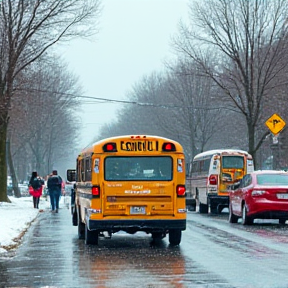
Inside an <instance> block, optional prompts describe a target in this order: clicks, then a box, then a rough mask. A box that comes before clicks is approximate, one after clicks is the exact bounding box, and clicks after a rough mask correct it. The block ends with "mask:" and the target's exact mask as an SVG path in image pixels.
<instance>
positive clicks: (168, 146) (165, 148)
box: [162, 142, 176, 152]
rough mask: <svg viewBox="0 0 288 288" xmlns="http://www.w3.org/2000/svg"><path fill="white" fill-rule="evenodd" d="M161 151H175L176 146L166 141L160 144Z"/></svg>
mask: <svg viewBox="0 0 288 288" xmlns="http://www.w3.org/2000/svg"><path fill="white" fill-rule="evenodd" d="M162 151H167V152H168V151H176V147H175V145H174V144H173V143H170V142H166V143H163V145H162Z"/></svg>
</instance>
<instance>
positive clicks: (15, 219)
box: [0, 196, 70, 256]
mask: <svg viewBox="0 0 288 288" xmlns="http://www.w3.org/2000/svg"><path fill="white" fill-rule="evenodd" d="M9 199H10V200H11V203H6V202H0V256H1V254H2V253H6V252H8V251H10V250H12V249H15V248H17V247H18V245H20V244H21V239H22V237H23V235H24V234H25V232H26V231H27V229H28V228H29V227H30V225H31V223H32V222H33V221H34V220H35V219H36V217H37V215H38V213H42V212H46V211H47V212H48V211H49V210H50V202H49V197H47V198H44V197H41V198H40V203H39V209H35V208H34V207H33V200H32V196H28V197H21V198H15V197H14V196H9ZM69 201H70V197H69V196H62V197H61V199H60V208H65V207H66V208H69V204H70V203H69Z"/></svg>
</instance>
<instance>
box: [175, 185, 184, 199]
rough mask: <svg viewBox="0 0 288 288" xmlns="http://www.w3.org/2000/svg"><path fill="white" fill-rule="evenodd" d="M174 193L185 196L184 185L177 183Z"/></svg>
mask: <svg viewBox="0 0 288 288" xmlns="http://www.w3.org/2000/svg"><path fill="white" fill-rule="evenodd" d="M176 193H177V196H178V197H185V193H186V188H185V185H178V186H177V188H176Z"/></svg>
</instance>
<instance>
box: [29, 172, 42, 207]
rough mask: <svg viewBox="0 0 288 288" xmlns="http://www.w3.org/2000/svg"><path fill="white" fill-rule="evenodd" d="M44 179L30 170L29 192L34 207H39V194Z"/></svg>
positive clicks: (40, 193)
mask: <svg viewBox="0 0 288 288" xmlns="http://www.w3.org/2000/svg"><path fill="white" fill-rule="evenodd" d="M43 185H44V180H43V179H42V178H41V177H40V176H39V175H38V173H37V172H36V171H33V172H32V175H31V178H30V181H29V192H30V195H32V196H33V205H34V208H36V209H39V202H40V196H41V195H42V191H43Z"/></svg>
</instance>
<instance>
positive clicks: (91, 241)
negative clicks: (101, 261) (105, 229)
mask: <svg viewBox="0 0 288 288" xmlns="http://www.w3.org/2000/svg"><path fill="white" fill-rule="evenodd" d="M98 238H99V233H98V231H97V230H92V231H91V230H88V227H87V225H85V244H86V245H98Z"/></svg>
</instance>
